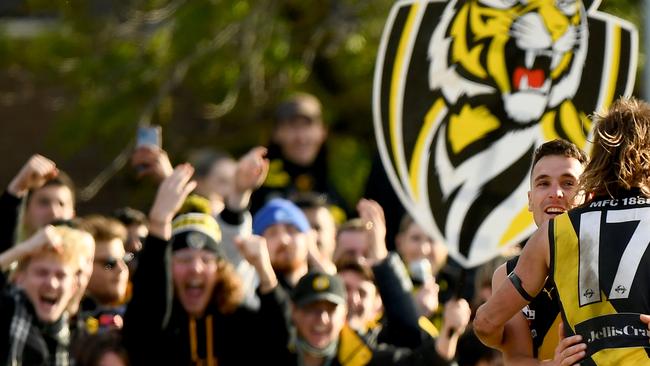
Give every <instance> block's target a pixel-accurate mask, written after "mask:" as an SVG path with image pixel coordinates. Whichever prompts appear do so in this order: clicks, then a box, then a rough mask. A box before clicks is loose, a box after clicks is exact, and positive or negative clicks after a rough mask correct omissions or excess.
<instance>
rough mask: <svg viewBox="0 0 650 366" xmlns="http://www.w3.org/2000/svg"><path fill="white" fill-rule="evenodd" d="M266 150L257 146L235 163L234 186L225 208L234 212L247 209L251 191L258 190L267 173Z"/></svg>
mask: <svg viewBox="0 0 650 366" xmlns="http://www.w3.org/2000/svg"><path fill="white" fill-rule="evenodd" d="M265 156H266V148H265V147H262V146H257V147H254V148H253V149H251V150H250V151H249V152H248V153H246V155H244V156H242V157H241V158H240V159H239V161H237V170H236V172H235V186H234V188H233V190H232V192H230V194H229V195H228V197H226V206H227V207H228V208H229V209H231V210H235V211H242V210H245V209H247V208H248V204H249V203H250V198H251V195H252V194H253V191H254V190H256V189H257V188H259V187H260V186H261V185H262V183H264V180H265V179H266V175H267V173H268V172H269V160H268V159H266V158H265Z"/></svg>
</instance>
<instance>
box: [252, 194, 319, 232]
mask: <svg viewBox="0 0 650 366" xmlns="http://www.w3.org/2000/svg"><path fill="white" fill-rule="evenodd" d="M275 224H290V225H293V226H295V227H296V228H297V229H298V230H299V231H301V232H303V233H306V232H307V231H309V229H310V228H311V227H310V226H309V221H307V217H306V216H305V214H304V213H302V211H301V210H300V209H299V208H298V206H296V205H295V204H294V203H293V202H291V201H289V200H286V199H284V198H274V199H272V200H270V201H269V202H267V203H266V204H265V205H264V207H262V208H261V209H260V210H259V211H257V213H256V214H255V217H253V234H255V235H262V234H263V233H264V230H266V229H267V228H268V227H269V226H271V225H275Z"/></svg>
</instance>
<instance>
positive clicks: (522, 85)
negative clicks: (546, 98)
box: [519, 75, 528, 90]
mask: <svg viewBox="0 0 650 366" xmlns="http://www.w3.org/2000/svg"><path fill="white" fill-rule="evenodd" d="M526 89H528V75H524V76H522V77H521V79H520V80H519V90H526Z"/></svg>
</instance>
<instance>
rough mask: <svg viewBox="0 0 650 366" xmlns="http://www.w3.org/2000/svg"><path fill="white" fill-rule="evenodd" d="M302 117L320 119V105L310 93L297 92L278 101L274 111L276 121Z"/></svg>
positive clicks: (311, 119) (312, 119)
mask: <svg viewBox="0 0 650 366" xmlns="http://www.w3.org/2000/svg"><path fill="white" fill-rule="evenodd" d="M298 117H302V118H306V119H308V120H310V121H321V105H320V102H319V101H318V98H316V97H315V96H313V95H311V94H304V93H303V94H297V95H295V96H294V97H292V98H290V99H288V100H286V101H284V102H282V103H280V105H278V108H277V110H276V113H275V118H276V121H277V122H278V123H279V122H283V121H290V120H293V119H295V118H298Z"/></svg>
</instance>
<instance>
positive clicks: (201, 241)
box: [186, 232, 208, 249]
mask: <svg viewBox="0 0 650 366" xmlns="http://www.w3.org/2000/svg"><path fill="white" fill-rule="evenodd" d="M186 240H187V246H188V247H190V248H192V249H203V247H205V244H206V242H207V240H208V238H207V237H206V236H205V235H203V234H201V233H199V232H190V233H189V234H187V239H186Z"/></svg>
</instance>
